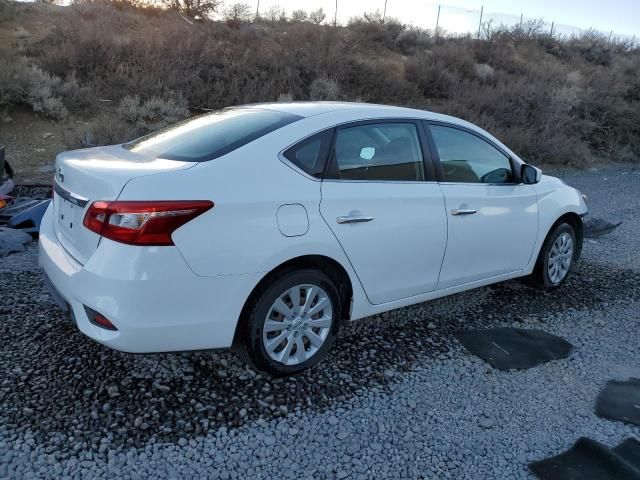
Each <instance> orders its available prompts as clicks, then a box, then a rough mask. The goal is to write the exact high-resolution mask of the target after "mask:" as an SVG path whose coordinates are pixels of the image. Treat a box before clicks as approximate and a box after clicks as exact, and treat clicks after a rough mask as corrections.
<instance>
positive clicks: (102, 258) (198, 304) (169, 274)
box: [40, 208, 261, 353]
mask: <svg viewBox="0 0 640 480" xmlns="http://www.w3.org/2000/svg"><path fill="white" fill-rule="evenodd" d="M52 216H53V215H52V209H51V208H49V209H48V210H47V212H46V213H45V215H44V217H43V219H42V224H41V228H40V265H41V267H42V269H43V271H44V273H45V275H46V282H50V284H51V288H52V290H53V293H52V296H53V297H54V300H56V303H59V304H60V306H61V307H62V308H64V307H65V305H68V307H69V309H70V312H69V313H70V315H71V316H72V318H73V319H74V320H75V322H76V324H77V326H78V328H79V329H80V331H82V333H84V334H85V335H87V336H89V337H90V338H92V339H93V340H95V341H97V342H100V343H102V344H104V345H106V346H108V347H111V348H114V349H116V350H121V351H124V352H131V353H149V352H166V351H185V350H201V349H213V348H228V347H230V346H231V344H232V342H233V336H234V333H235V328H236V324H237V320H238V317H239V316H240V312H241V310H242V307H243V305H244V302H245V300H246V299H247V297H248V296H249V294H250V292H251V290H252V289H253V287H254V286H255V285H256V284H257V282H258V281H259V280H260V277H261V274H248V275H224V276H212V277H203V276H198V275H196V274H194V273H193V271H192V270H191V269H190V268H189V267H188V266H187V264H186V263H185V261H184V260H183V258H182V256H181V255H180V253H179V252H178V250H177V249H176V248H175V247H135V246H130V245H123V244H120V243H117V242H112V241H110V240H106V239H102V241H101V242H100V245H99V246H98V248H97V250H96V251H95V252H94V253H93V254H92V255H91V257H90V259H89V260H88V261H87V263H86V264H85V265H81V264H80V263H78V262H77V261H76V260H75V259H73V257H71V256H70V255H69V254H68V253H67V251H66V250H65V249H64V248H63V247H62V245H61V244H60V242H59V241H58V239H57V237H56V233H55V231H54V227H53V222H52V220H53V218H52ZM85 307H88V308H90V309H92V310H94V311H96V312H98V313H100V314H101V315H103V316H105V317H106V318H107V319H108V320H109V321H111V322H112V323H113V324H114V325H115V326H116V328H117V330H108V329H105V328H102V327H100V326H98V325H96V324H94V323H91V321H90V320H89V318H88V316H87V312H86V309H85Z"/></svg>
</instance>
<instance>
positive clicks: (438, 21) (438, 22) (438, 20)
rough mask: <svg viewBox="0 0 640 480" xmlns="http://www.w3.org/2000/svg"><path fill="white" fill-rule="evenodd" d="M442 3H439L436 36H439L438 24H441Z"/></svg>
mask: <svg viewBox="0 0 640 480" xmlns="http://www.w3.org/2000/svg"><path fill="white" fill-rule="evenodd" d="M441 6H442V5H438V16H437V17H436V37H438V25H439V24H440V7H441Z"/></svg>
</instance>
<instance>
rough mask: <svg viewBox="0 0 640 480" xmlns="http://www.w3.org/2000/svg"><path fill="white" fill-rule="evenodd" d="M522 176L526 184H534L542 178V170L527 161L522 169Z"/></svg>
mask: <svg viewBox="0 0 640 480" xmlns="http://www.w3.org/2000/svg"><path fill="white" fill-rule="evenodd" d="M520 178H521V179H522V183H524V184H525V185H533V184H534V183H538V182H539V181H540V180H542V170H540V169H539V168H536V167H534V166H533V165H527V164H526V163H525V164H524V165H522V168H521V169H520Z"/></svg>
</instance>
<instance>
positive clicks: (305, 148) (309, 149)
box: [284, 130, 333, 177]
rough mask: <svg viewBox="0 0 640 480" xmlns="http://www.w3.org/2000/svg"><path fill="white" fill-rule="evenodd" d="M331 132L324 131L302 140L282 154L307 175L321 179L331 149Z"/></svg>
mask: <svg viewBox="0 0 640 480" xmlns="http://www.w3.org/2000/svg"><path fill="white" fill-rule="evenodd" d="M332 136H333V130H325V131H324V132H320V133H318V134H316V135H313V136H311V137H309V138H306V139H304V140H302V141H301V142H299V143H297V144H296V145H294V146H293V147H291V148H289V149H288V150H287V151H285V152H284V156H285V157H286V158H287V159H288V160H289V161H290V162H291V163H293V164H294V165H296V166H297V167H298V168H301V169H302V170H304V171H305V172H307V173H308V174H309V175H312V176H314V177H321V176H322V172H323V171H324V165H325V163H326V161H327V156H328V155H329V149H330V148H331V138H332Z"/></svg>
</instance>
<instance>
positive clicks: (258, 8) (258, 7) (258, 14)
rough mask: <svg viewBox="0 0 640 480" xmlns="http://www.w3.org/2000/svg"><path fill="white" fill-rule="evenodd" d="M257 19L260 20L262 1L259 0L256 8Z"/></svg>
mask: <svg viewBox="0 0 640 480" xmlns="http://www.w3.org/2000/svg"><path fill="white" fill-rule="evenodd" d="M256 18H260V0H258V6H257V7H256Z"/></svg>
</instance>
